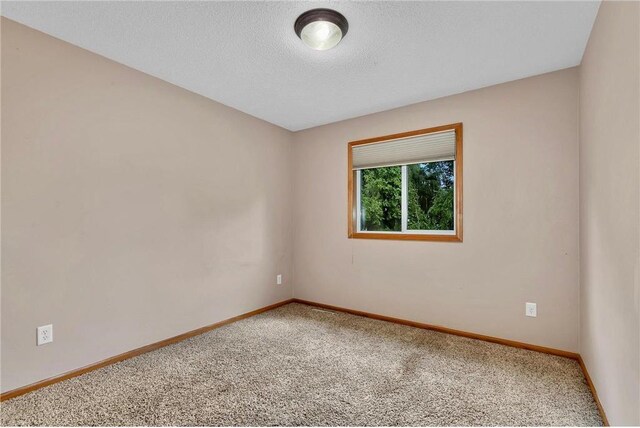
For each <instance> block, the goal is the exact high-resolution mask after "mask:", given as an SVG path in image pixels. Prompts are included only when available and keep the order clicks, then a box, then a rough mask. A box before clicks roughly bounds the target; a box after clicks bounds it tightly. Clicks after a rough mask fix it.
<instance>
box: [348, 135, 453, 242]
mask: <svg viewBox="0 0 640 428" xmlns="http://www.w3.org/2000/svg"><path fill="white" fill-rule="evenodd" d="M442 128H444V131H449V133H448V134H445V133H444V132H443V129H442ZM430 131H431V130H423V131H413V132H411V133H408V134H411V135H409V136H404V135H405V134H397V135H392V136H388V137H380V139H379V142H378V141H373V142H372V141H371V140H364V141H363V142H353V143H350V146H349V150H350V153H349V154H350V157H349V159H350V165H349V166H350V170H351V171H350V173H351V174H352V177H351V180H350V184H349V185H350V188H349V194H350V212H351V211H353V214H354V215H353V217H352V219H353V220H351V219H350V222H352V223H350V235H349V236H350V237H355V238H378V239H421V240H429V239H433V240H451V241H461V240H462V239H461V238H462V233H461V227H462V224H461V218H462V216H461V214H462V210H461V202H462V198H461V190H462V183H461V175H462V174H461V173H462V150H461V149H462V135H461V132H462V126H461V124H456V125H448V126H446V127H441V128H438V129H437V130H436V131H431V132H430ZM373 140H378V139H373ZM385 143H386V145H385ZM359 145H362V146H361V147H362V148H363V149H364V150H360V151H357V152H352V150H353V149H354V148H360V147H358V146H359ZM416 157H417V158H419V160H422V161H419V162H412V160H414V159H415V158H416ZM415 160H418V159H415ZM385 164H391V165H385ZM399 235H401V236H402V238H396V236H399Z"/></svg>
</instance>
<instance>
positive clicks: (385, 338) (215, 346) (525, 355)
mask: <svg viewBox="0 0 640 428" xmlns="http://www.w3.org/2000/svg"><path fill="white" fill-rule="evenodd" d="M0 413H1V421H2V424H3V425H250V426H252V425H253V426H255V425H343V426H344V425H601V424H602V421H601V419H600V417H599V415H598V411H597V409H596V406H595V403H594V401H593V397H592V396H591V393H590V391H589V389H588V387H587V385H586V382H585V380H584V378H583V375H582V372H581V371H580V367H579V366H578V364H577V363H576V362H575V361H573V360H569V359H566V358H561V357H555V356H551V355H546V354H541V353H537V352H531V351H525V350H522V349H515V348H510V347H506V346H502V345H496V344H492V343H486V342H481V341H476V340H473V339H466V338H462V337H457V336H452V335H447V334H443V333H436V332H432V331H427V330H421V329H417V328H412V327H406V326H401V325H396V324H391V323H387V322H382V321H375V320H371V319H367V318H361V317H357V316H353V315H347V314H342V313H334V312H325V311H320V310H317V309H314V308H311V307H309V306H305V305H301V304H295V303H293V304H289V305H287V306H284V307H281V308H278V309H275V310H273V311H270V312H266V313H264V314H261V315H258V316H255V317H252V318H248V319H245V320H243V321H239V322H236V323H234V324H230V325H227V326H225V327H222V328H219V329H217V330H213V331H211V332H209V333H205V334H203V335H200V336H197V337H195V338H192V339H189V340H186V341H184V342H181V343H178V344H175V345H172V346H169V347H165V348H162V349H160V350H157V351H154V352H151V353H148V354H145V355H142V356H139V357H136V358H133V359H130V360H127V361H124V362H121V363H119V364H116V365H112V366H109V367H106V368H103V369H100V370H97V371H94V372H91V373H88V374H86V375H83V376H80V377H77V378H74V379H70V380H68V381H65V382H61V383H58V384H55V385H51V386H49V387H47V388H43V389H41V390H38V391H36V392H33V393H31V394H27V395H24V396H21V397H17V398H15V399H13V400H9V401H6V402H4V403H2V409H1V411H0Z"/></svg>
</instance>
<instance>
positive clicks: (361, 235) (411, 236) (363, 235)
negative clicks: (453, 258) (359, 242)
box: [349, 232, 462, 242]
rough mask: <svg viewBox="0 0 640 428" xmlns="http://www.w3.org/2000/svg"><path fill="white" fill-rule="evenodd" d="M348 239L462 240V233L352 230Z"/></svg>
mask: <svg viewBox="0 0 640 428" xmlns="http://www.w3.org/2000/svg"><path fill="white" fill-rule="evenodd" d="M349 239H387V240H389V239H390V240H395V241H437V242H462V235H461V234H459V233H458V234H456V235H440V234H438V235H436V234H433V235H429V234H426V233H393V232H384V233H376V232H354V233H352V234H350V235H349Z"/></svg>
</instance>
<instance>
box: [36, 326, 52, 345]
mask: <svg viewBox="0 0 640 428" xmlns="http://www.w3.org/2000/svg"><path fill="white" fill-rule="evenodd" d="M37 339H38V340H37V343H38V346H40V345H44V344H45V343H50V342H53V324H49V325H43V326H40V327H38V336H37Z"/></svg>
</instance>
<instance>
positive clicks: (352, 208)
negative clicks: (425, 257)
mask: <svg viewBox="0 0 640 428" xmlns="http://www.w3.org/2000/svg"><path fill="white" fill-rule="evenodd" d="M451 129H453V130H455V132H456V161H455V162H456V166H455V168H456V171H455V172H456V182H455V188H456V213H455V222H456V233H455V234H453V235H439V234H438V235H436V234H423V233H420V234H417V233H402V232H384V233H376V232H358V231H357V230H356V219H357V215H358V213H357V212H356V206H357V204H356V200H355V198H356V192H355V188H354V185H355V171H354V170H353V153H352V149H353V147H354V146H358V145H361V144H371V143H379V142H382V141H388V140H395V139H397V138H405V137H413V136H416V135H423V134H430V133H433V132H441V131H448V130H451ZM347 150H348V153H347V163H348V165H347V177H348V181H347V195H348V210H349V211H348V221H349V222H348V237H349V238H351V239H393V240H400V241H444V242H462V123H452V124H450V125H443V126H436V127H434V128H426V129H418V130H415V131H409V132H402V133H399V134H391V135H384V136H382V137H375V138H367V139H365V140H358V141H351V142H350V143H349V146H348V149H347Z"/></svg>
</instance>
